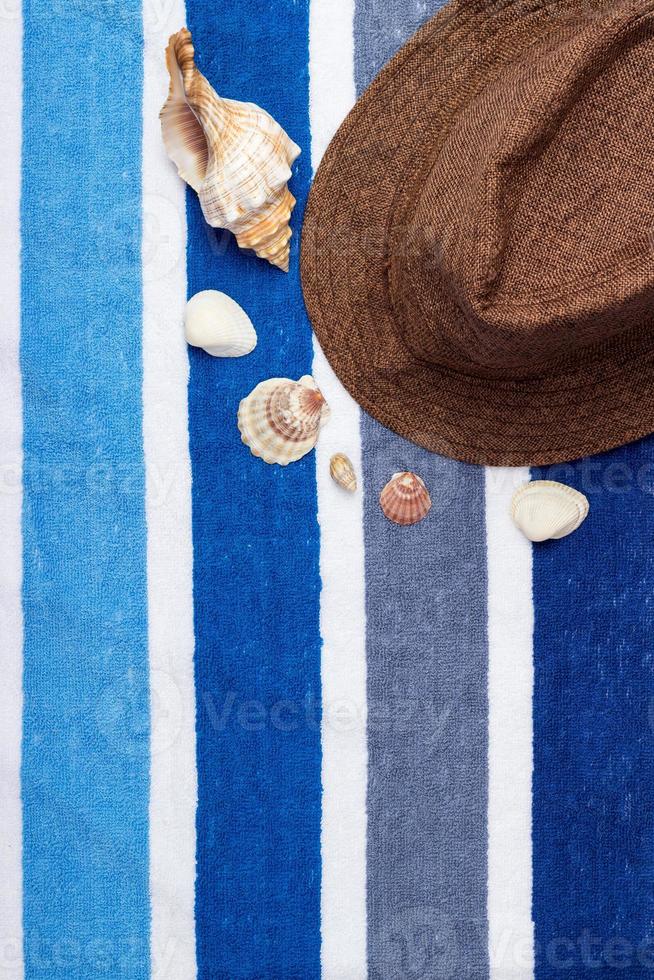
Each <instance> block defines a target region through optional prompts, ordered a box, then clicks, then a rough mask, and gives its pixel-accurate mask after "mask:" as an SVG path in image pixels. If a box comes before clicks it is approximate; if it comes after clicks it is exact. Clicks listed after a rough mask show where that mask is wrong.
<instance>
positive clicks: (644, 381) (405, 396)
mask: <svg viewBox="0 0 654 980" xmlns="http://www.w3.org/2000/svg"><path fill="white" fill-rule="evenodd" d="M598 9H599V8H598ZM570 16H597V11H595V12H593V9H592V0H550V2H549V3H548V2H545V3H543V2H540V3H538V2H536V3H533V2H529V0H508V2H505V3H502V4H499V3H497V0H459V2H456V3H454V4H453V5H451V6H448V7H446V8H445V9H444V10H442V11H441V12H440V13H439V14H437V15H436V17H434V18H433V19H432V20H431V21H429V22H428V23H427V24H425V25H424V27H422V28H421V29H420V30H419V31H418V32H417V34H416V35H415V36H414V37H413V38H412V40H410V41H409V42H408V43H407V44H406V45H405V46H404V47H403V48H402V49H401V50H400V51H399V52H398V54H397V55H396V56H395V57H394V58H393V59H392V60H391V61H390V62H389V63H388V64H387V65H386V67H385V68H384V69H383V71H382V72H381V73H380V74H379V75H378V77H377V78H376V79H375V81H374V82H373V83H372V85H371V86H370V87H369V88H368V90H367V91H366V92H365V93H364V95H363V96H362V97H361V98H360V99H359V101H358V102H357V104H356V105H355V107H354V108H353V110H352V112H351V113H350V114H349V115H348V117H347V118H346V120H345V121H344V123H343V124H342V126H341V127H340V129H339V131H338V132H337V134H336V136H335V137H334V139H333V140H332V142H331V144H330V146H329V148H328V150H327V152H326V154H325V156H324V158H323V161H322V163H321V165H320V167H319V169H318V173H317V175H316V178H315V181H314V184H313V188H312V191H311V194H310V196H309V202H308V205H307V210H306V213H305V219H304V227H303V230H302V258H301V263H302V284H303V290H304V298H305V303H306V306H307V310H308V313H309V316H310V318H311V321H312V324H313V327H314V330H315V332H316V335H317V337H318V340H319V342H320V345H321V347H322V349H323V351H324V353H325V355H326V357H327V359H328V360H329V362H330V364H331V365H332V367H333V369H334V371H335V373H336V374H337V376H338V377H339V378H340V379H341V381H342V382H343V384H344V385H345V387H346V388H347V389H348V391H349V392H350V394H351V395H352V396H353V398H354V399H355V400H356V401H357V402H358V403H359V404H360V405H361V406H362V407H363V408H364V409H365V410H366V411H367V412H368V413H369V414H370V415H372V416H373V417H374V418H376V419H377V420H378V421H380V422H381V423H382V424H383V425H385V426H387V427H388V428H390V429H392V430H393V431H394V432H397V433H398V434H399V435H401V436H403V437H405V438H406V439H409V440H411V441H412V442H415V443H418V445H420V446H423V447H424V448H426V449H428V450H430V451H432V452H437V453H440V454H442V455H445V456H450V457H453V458H454V459H458V460H463V461H465V462H470V463H482V464H487V465H494V466H525V465H534V466H539V465H547V464H550V463H555V462H563V461H567V460H572V459H578V458H579V457H582V456H586V455H593V454H595V453H599V452H603V451H605V450H608V449H612V448H614V447H615V446H620V445H623V444H625V443H627V442H632V441H634V440H636V439H639V438H641V437H643V436H645V435H648V434H650V433H651V432H654V383H653V369H654V330H642V329H639V330H635V331H633V332H632V333H630V334H629V335H627V336H624V335H621V336H619V337H617V338H614V340H608V341H604V342H603V343H602V344H601V345H597V346H596V347H591V348H584V349H583V350H582V351H581V352H580V356H579V358H578V360H577V361H576V362H574V363H572V362H570V361H568V362H566V363H565V365H563V366H562V367H561V370H560V371H558V372H557V371H556V370H554V369H551V370H550V372H549V373H548V374H547V375H546V376H539V377H538V378H530V379H521V380H519V381H507V380H497V379H491V378H481V377H475V376H471V375H468V374H464V373H457V372H454V371H452V370H449V369H446V368H442V367H439V366H438V365H435V364H433V363H429V362H427V361H424V360H421V359H420V358H419V357H418V356H417V355H416V354H415V353H413V352H412V351H411V350H410V348H409V347H408V346H407V345H406V343H405V342H404V340H403V336H402V331H401V329H400V326H399V321H398V317H397V316H396V315H395V313H394V310H393V308H392V304H391V298H390V294H389V289H388V280H387V265H388V263H387V255H388V242H389V241H391V240H392V238H393V235H394V234H395V232H396V224H397V215H398V213H400V208H399V203H400V198H401V195H402V191H403V189H404V188H405V186H407V184H411V183H412V182H413V179H414V177H415V173H416V171H417V169H418V168H419V167H420V166H422V167H423V168H424V165H425V161H427V162H429V160H432V161H433V160H434V159H435V156H436V155H437V153H438V150H439V146H440V145H442V143H443V141H444V140H445V138H446V136H447V130H448V126H449V125H450V124H451V121H452V119H453V118H455V116H456V114H457V113H459V112H460V111H461V108H462V107H463V106H464V105H465V104H466V102H468V101H470V100H471V99H472V98H473V97H474V96H475V94H476V93H477V92H479V91H480V90H481V88H482V87H483V86H484V85H486V84H488V82H489V81H490V79H491V78H492V77H493V76H494V74H495V73H496V72H497V71H499V70H501V67H502V65H503V64H506V62H507V61H509V60H513V59H514V58H517V57H520V55H521V53H522V52H524V51H525V50H526V49H527V47H528V46H530V45H532V44H535V43H537V42H538V41H539V40H540V39H542V38H544V37H545V36H546V35H547V34H549V33H550V32H552V31H553V30H556V29H557V25H559V24H560V20H559V18H562V17H570Z"/></svg>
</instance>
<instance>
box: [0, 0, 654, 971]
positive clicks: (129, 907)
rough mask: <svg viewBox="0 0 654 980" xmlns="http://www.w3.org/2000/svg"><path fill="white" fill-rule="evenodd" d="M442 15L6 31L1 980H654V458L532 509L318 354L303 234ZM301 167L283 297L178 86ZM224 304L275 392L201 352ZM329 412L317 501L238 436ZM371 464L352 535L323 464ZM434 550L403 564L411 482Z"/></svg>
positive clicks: (382, 7)
mask: <svg viewBox="0 0 654 980" xmlns="http://www.w3.org/2000/svg"><path fill="white" fill-rule="evenodd" d="M436 6H437V5H436V4H435V3H427V4H425V3H424V2H421V3H404V2H400V0H355V2H350V0H343V2H340V3H339V4H333V3H332V2H331V0H311V2H308V0H276V2H275V3H274V4H268V3H266V4H262V3H260V2H255V0H241V2H240V3H239V4H227V3H221V4H216V3H215V2H209V0H189V2H188V5H187V6H186V8H185V7H184V6H183V4H182V3H181V0H173V2H166V3H160V2H159V0H152V2H148V3H147V4H143V6H141V5H140V4H139V3H137V2H136V0H134V2H132V0H130V2H128V3H121V4H113V3H107V2H101V0H95V2H94V0H75V2H74V3H70V4H66V5H59V4H54V5H53V4H52V3H47V4H46V3H45V0H30V2H26V3H25V4H24V5H23V7H22V9H19V8H18V7H15V6H14V7H12V8H11V9H10V10H8V11H7V14H8V15H7V16H6V17H5V19H4V20H3V28H4V49H5V56H4V57H3V59H2V60H1V61H0V72H1V73H2V81H3V93H4V99H3V104H2V107H1V108H0V113H1V115H2V124H3V134H4V135H3V141H2V147H1V149H0V152H1V153H2V167H1V168H0V174H1V177H0V180H1V184H0V208H1V209H2V211H1V217H2V228H3V235H2V237H1V238H0V249H1V259H2V261H1V262H0V269H1V270H2V285H1V287H0V288H1V294H0V295H1V298H2V306H3V318H2V331H1V337H2V347H1V350H0V355H1V356H0V372H1V378H0V402H1V404H0V446H1V455H0V491H1V492H0V540H1V541H2V561H1V562H0V631H1V634H2V645H1V646H0V649H1V650H2V678H3V684H2V685H0V701H1V704H0V807H1V810H0V823H1V826H2V834H1V835H0V967H1V970H0V973H2V976H6V977H7V978H9V980H96V978H97V980H99V978H107V977H110V978H112V980H143V978H146V977H151V978H156V980H193V978H195V977H198V978H201V980H314V978H315V980H317V978H322V977H324V978H327V980H363V978H365V977H370V978H372V980H404V978H413V980H415V978H417V977H420V978H424V980H445V978H448V980H459V978H469V980H486V978H489V980H529V978H532V977H535V978H537V980H541V978H547V980H550V978H560V977H562V976H569V977H574V978H575V980H577V978H582V980H584V978H591V977H612V976H614V975H617V974H618V973H620V974H621V975H622V976H625V977H629V978H630V980H631V978H636V980H638V978H644V977H649V976H652V975H653V974H654V936H653V935H652V921H653V909H652V904H653V899H652V894H651V891H652V890H651V880H652V876H653V873H654V848H653V846H652V841H653V838H654V799H653V796H654V778H653V777H654V735H653V731H654V727H653V726H654V711H653V709H652V705H653V704H654V699H653V695H654V679H653V675H652V663H651V643H650V636H651V634H652V628H653V625H654V624H653V622H652V619H653V612H652V603H651V600H650V595H651V592H652V587H653V586H654V568H653V567H652V558H651V547H650V542H651V539H652V534H653V532H654V517H653V515H654V440H652V439H647V440H644V441H641V442H639V443H635V444H633V445H632V446H629V447H626V448H624V449H621V450H617V451H614V452H611V453H608V454H606V455H604V456H600V457H596V458H593V459H587V460H582V461H580V462H579V463H575V464H574V465H568V464H562V465H561V466H558V467H549V468H542V469H541V470H537V471H536V470H534V471H533V473H532V475H533V476H538V477H544V478H550V479H559V480H563V481H564V482H567V483H570V484H572V485H574V486H577V487H578V488H579V489H581V490H583V492H584V493H586V494H587V496H588V497H589V500H590V515H589V517H588V519H587V520H586V522H585V523H584V524H583V525H582V527H581V528H580V529H579V530H578V531H577V532H575V534H573V535H572V536H570V537H569V538H566V539H564V540H562V541H558V542H549V543H547V544H545V545H542V546H534V548H533V549H532V546H531V545H530V544H529V543H528V542H527V541H526V540H525V539H524V538H523V537H522V536H521V535H520V533H519V532H518V531H517V530H516V528H515V527H514V526H513V524H512V522H511V519H510V517H509V502H510V498H511V494H512V492H513V489H514V486H515V485H516V484H519V483H520V482H522V481H524V480H526V479H528V478H529V475H530V474H529V471H528V470H525V469H518V470H511V469H501V468H483V467H476V466H472V465H468V464H465V463H458V462H454V461H452V460H449V459H445V458H442V457H440V456H438V455H432V454H430V453H428V452H427V451H425V450H422V449H419V448H418V447H416V446H415V445H414V444H413V443H409V442H406V441H405V440H403V439H402V438H401V437H399V436H396V435H395V434H393V433H391V432H390V431H388V430H387V429H384V428H383V427H382V426H381V425H380V424H379V423H377V422H376V421H373V420H372V419H371V418H369V417H368V416H366V415H365V414H364V413H362V412H361V411H360V410H359V408H358V406H357V405H356V404H355V403H354V402H353V401H352V399H351V398H350V397H349V395H348V394H347V393H346V392H345V391H344V389H343V388H342V387H341V385H340V384H339V382H338V381H337V380H336V378H335V376H334V375H333V373H332V372H331V369H330V367H329V365H328V363H327V361H326V359H325V358H324V356H323V354H322V352H321V351H320V349H319V347H318V345H317V343H316V342H315V340H312V337H311V333H310V328H309V324H308V321H307V318H306V315H305V313H304V307H303V304H302V296H301V291H300V283H299V275H298V245H299V238H300V234H299V233H300V229H301V224H302V213H303V207H304V204H305V201H306V198H307V194H308V191H309V187H310V184H311V180H312V177H313V174H314V173H315V171H316V169H317V167H318V164H319V162H320V159H321V156H322V153H323V152H324V150H325V148H326V146H327V144H328V143H329V140H330V139H331V137H332V135H333V134H334V132H335V130H336V128H337V127H338V125H339V124H340V122H341V121H342V119H343V118H344V117H345V115H346V114H347V112H348V111H349V109H350V108H351V107H352V105H353V104H354V101H355V99H356V97H357V94H359V93H361V92H362V91H363V89H364V88H365V86H366V85H367V84H368V82H369V81H370V80H371V79H372V78H373V77H374V76H375V75H376V74H377V72H378V71H379V69H380V68H381V67H382V66H383V64H384V63H385V62H386V61H387V60H388V58H389V57H391V56H392V55H393V54H394V53H395V51H396V49H397V48H398V47H399V46H400V45H401V44H402V43H403V42H404V41H405V40H406V39H407V38H408V37H409V35H410V34H411V33H412V32H413V30H414V29H415V28H416V27H418V26H419V24H420V23H421V22H422V21H424V20H426V19H427V18H428V17H430V16H431V15H432V14H434V13H435V12H436ZM184 24H188V26H189V28H190V29H191V31H192V32H193V36H194V41H195V44H196V50H197V55H198V63H199V67H200V69H201V70H202V71H203V72H204V73H205V74H206V75H207V77H208V78H209V80H210V81H211V82H212V84H214V85H215V87H216V88H217V90H218V91H219V92H221V93H223V94H225V95H227V96H234V97H236V98H241V99H250V100H253V101H255V102H257V103H259V104H261V105H263V106H264V107H265V108H267V109H268V110H269V111H271V112H272V113H273V115H275V117H276V118H278V119H279V121H280V122H281V124H282V125H283V126H284V127H285V128H286V129H287V131H288V132H289V134H290V135H291V136H292V137H293V138H294V139H295V140H296V141H297V142H298V143H299V144H300V145H301V146H302V150H303V153H302V156H301V157H300V158H299V160H298V161H297V164H296V166H295V168H294V174H293V178H292V181H291V189H292V191H293V193H294V194H295V196H296V197H297V199H298V205H297V208H296V210H295V212H294V215H293V219H292V224H293V228H294V237H293V239H292V250H291V271H290V272H289V274H288V276H285V275H283V274H282V273H281V272H279V271H278V270H275V269H272V268H270V267H268V266H267V265H266V264H265V263H263V262H260V261H258V260H256V259H254V258H252V257H251V256H247V255H245V254H243V253H242V252H240V251H239V250H238V249H237V248H236V247H235V245H234V242H233V241H232V240H231V238H230V237H229V236H228V235H221V234H219V233H215V232H212V231H211V230H210V229H207V227H206V225H205V223H204V221H203V220H202V218H201V215H200V211H199V206H198V203H197V199H196V197H195V195H194V194H193V193H192V192H188V193H187V192H186V190H185V189H184V187H183V186H182V184H181V182H180V181H179V179H178V177H177V175H176V173H175V170H174V167H173V166H172V165H171V164H170V162H169V161H168V160H167V158H166V156H165V153H164V151H163V147H162V143H161V134H160V128H159V122H158V112H159V109H160V107H161V105H162V103H163V101H164V98H165V94H166V90H167V76H166V71H165V67H164V62H163V51H164V48H165V45H166V42H167V39H168V36H169V34H171V33H172V32H173V31H175V30H177V29H179V28H180V27H181V26H182V25H184ZM206 287H214V288H219V289H224V290H225V291H227V292H228V293H230V294H231V295H232V296H234V297H235V298H236V299H237V300H238V301H239V302H241V303H242V304H243V306H244V307H245V309H246V310H247V311H248V313H249V314H250V315H251V317H252V319H253V321H254V323H255V326H256V328H257V331H258V334H259V345H258V347H257V348H256V350H255V352H253V354H252V355H250V356H248V357H246V358H243V359H240V360H234V361H230V362H228V361H220V360H218V359H213V358H210V357H209V356H208V355H205V354H204V353H203V352H202V351H198V350H190V351H188V350H187V348H186V345H185V343H184V339H183V330H182V317H183V310H184V303H185V301H186V297H187V295H189V294H191V293H193V292H195V291H197V290H198V289H202V288H206ZM310 371H311V372H312V373H313V374H314V376H315V378H316V380H317V381H318V383H319V385H320V387H321V389H322V391H323V392H324V394H325V395H326V397H327V400H328V402H329V404H330V407H331V409H332V417H331V419H330V422H329V424H328V425H327V426H326V427H325V429H324V431H323V434H322V435H321V439H320V442H319V444H318V447H317V451H316V453H313V454H311V455H310V456H308V457H306V458H305V459H304V460H302V461H301V462H299V463H295V464H293V465H292V466H289V467H288V468H286V469H281V468H276V467H270V466H266V464H264V463H263V462H262V461H261V460H259V459H256V458H254V457H253V456H251V455H250V453H249V452H248V450H247V449H246V448H245V447H244V446H243V445H242V443H241V441H240V437H239V434H238V429H237V426H236V411H237V407H238V402H239V399H240V398H241V397H242V396H243V395H244V394H245V393H247V392H248V391H249V390H250V388H251V387H252V386H253V385H254V384H255V383H256V382H258V381H260V380H261V379H262V378H263V377H267V376H271V375H274V374H283V375H287V376H290V377H295V378H297V377H299V376H300V375H302V374H304V373H307V372H310ZM337 451H344V452H346V453H347V454H348V455H349V456H350V458H351V459H352V460H353V461H354V463H355V466H356V469H357V473H358V474H359V477H360V483H361V484H362V489H361V491H360V492H358V493H357V494H356V495H354V496H345V495H344V494H343V492H342V491H341V490H340V489H339V488H338V487H337V486H335V485H334V484H333V482H332V481H331V480H330V477H329V474H328V462H329V457H330V455H331V453H333V452H337ZM402 469H413V470H415V471H417V472H418V473H419V474H420V475H421V476H422V477H423V479H424V480H425V482H426V484H427V486H428V487H429V490H430V493H431V497H432V501H433V506H432V510H431V512H430V514H429V516H428V518H427V519H426V520H425V521H424V522H422V523H421V524H419V525H416V526H414V527H410V528H398V527H395V526H393V525H390V524H389V523H388V522H386V521H385V520H384V519H383V517H382V516H381V514H380V512H379V509H378V506H377V497H378V494H379V491H380V489H381V487H382V486H383V484H384V483H385V482H386V480H387V479H388V477H389V476H390V475H391V474H392V473H393V472H395V471H397V470H402Z"/></svg>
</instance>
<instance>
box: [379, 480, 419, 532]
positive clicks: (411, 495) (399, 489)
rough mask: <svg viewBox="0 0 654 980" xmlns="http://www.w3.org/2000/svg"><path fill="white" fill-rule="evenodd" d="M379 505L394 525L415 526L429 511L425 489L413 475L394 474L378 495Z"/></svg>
mask: <svg viewBox="0 0 654 980" xmlns="http://www.w3.org/2000/svg"><path fill="white" fill-rule="evenodd" d="M379 503H380V505H381V509H382V510H383V512H384V514H385V515H386V517H387V518H388V519H389V521H393V523H394V524H402V525H406V524H417V523H418V521H421V520H422V519H423V517H426V516H427V514H428V513H429V511H430V509H431V497H430V496H429V492H428V490H427V487H426V486H425V484H424V483H423V482H422V480H421V479H420V477H419V476H417V475H416V474H415V473H410V472H405V473H394V474H393V476H392V477H391V478H390V480H389V481H388V483H387V484H386V486H385V487H384V489H383V490H382V492H381V493H380V495H379Z"/></svg>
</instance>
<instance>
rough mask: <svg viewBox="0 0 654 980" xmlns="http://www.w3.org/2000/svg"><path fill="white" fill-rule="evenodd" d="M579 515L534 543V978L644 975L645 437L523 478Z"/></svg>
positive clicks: (650, 522) (650, 913) (651, 562)
mask: <svg viewBox="0 0 654 980" xmlns="http://www.w3.org/2000/svg"><path fill="white" fill-rule="evenodd" d="M539 475H540V476H546V477H549V478H551V479H559V480H562V481H563V482H565V483H569V484H571V485H573V486H576V487H577V488H578V489H580V490H583V492H584V493H586V495H587V496H588V499H589V500H590V514H589V516H588V518H587V520H586V522H585V523H584V524H583V525H582V527H581V528H580V529H579V530H578V531H576V532H575V533H574V534H573V535H571V536H570V537H568V538H564V539H563V540H561V541H552V542H548V543H547V544H544V545H541V546H538V547H535V548H534V572H533V575H534V606H535V633H534V659H535V693H534V783H533V786H534V797H533V828H534V829H533V834H534V918H535V923H536V946H537V950H536V962H537V969H536V975H537V977H538V978H539V980H545V978H550V977H561V976H574V977H575V980H576V978H583V977H598V976H602V977H605V976H614V975H616V976H617V975H622V976H628V977H629V978H638V977H650V976H652V975H654V925H653V924H654V888H653V886H652V882H653V881H654V709H653V706H654V670H653V668H654V656H653V655H654V647H653V643H652V637H653V636H654V604H653V603H652V595H653V592H654V549H653V547H652V541H653V540H654V500H653V496H652V495H653V494H654V439H653V438H650V439H647V440H643V441H642V442H639V443H636V444H634V445H631V446H626V447H624V448H622V449H619V450H616V451H614V452H611V453H607V454H605V455H603V456H600V457H596V458H594V459H590V460H585V461H581V462H578V463H575V464H574V465H569V466H558V467H551V468H550V469H549V470H548V471H544V472H541V473H534V476H539Z"/></svg>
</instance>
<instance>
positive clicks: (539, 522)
mask: <svg viewBox="0 0 654 980" xmlns="http://www.w3.org/2000/svg"><path fill="white" fill-rule="evenodd" d="M588 509H589V503H588V500H587V498H586V497H584V495H583V493H579V491H578V490H574V489H573V488H572V487H567V486H566V485H565V483H556V482H555V481H554V480H532V482H531V483H525V484H524V486H522V487H519V488H518V489H517V490H516V492H515V493H514V494H513V499H512V501H511V516H512V517H513V520H514V521H515V523H516V524H517V526H518V527H519V528H520V530H521V531H522V533H523V534H524V535H525V537H527V538H529V540H530V541H548V540H550V538H564V537H565V536H566V535H567V534H572V532H573V531H576V530H577V528H578V527H579V525H580V524H581V523H582V521H584V520H585V519H586V515H587V514H588Z"/></svg>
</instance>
